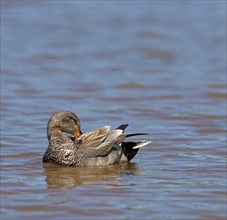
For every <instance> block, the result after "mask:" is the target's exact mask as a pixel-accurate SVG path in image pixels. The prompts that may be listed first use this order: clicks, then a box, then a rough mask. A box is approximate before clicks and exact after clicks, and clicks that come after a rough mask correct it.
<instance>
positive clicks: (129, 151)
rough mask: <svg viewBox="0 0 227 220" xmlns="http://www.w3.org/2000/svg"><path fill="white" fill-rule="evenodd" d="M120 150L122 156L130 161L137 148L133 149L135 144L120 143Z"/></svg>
mask: <svg viewBox="0 0 227 220" xmlns="http://www.w3.org/2000/svg"><path fill="white" fill-rule="evenodd" d="M121 146H122V150H123V153H124V155H125V156H126V157H127V159H128V161H130V160H131V159H132V158H133V157H135V155H136V154H137V152H138V150H139V148H136V149H133V147H135V146H136V143H135V142H122V145H121Z"/></svg>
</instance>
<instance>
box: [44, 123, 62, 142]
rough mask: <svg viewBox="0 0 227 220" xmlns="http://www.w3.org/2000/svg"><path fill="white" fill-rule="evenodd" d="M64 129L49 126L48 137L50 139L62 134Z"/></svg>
mask: <svg viewBox="0 0 227 220" xmlns="http://www.w3.org/2000/svg"><path fill="white" fill-rule="evenodd" d="M61 135H62V130H61V129H60V128H59V127H57V126H56V127H48V128H47V138H48V140H49V141H50V139H51V137H56V136H61Z"/></svg>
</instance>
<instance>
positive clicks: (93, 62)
mask: <svg viewBox="0 0 227 220" xmlns="http://www.w3.org/2000/svg"><path fill="white" fill-rule="evenodd" d="M1 37H2V38H1V219H41V218H42V219H173V220H175V219H217V220H219V219H225V217H226V209H227V207H226V130H227V128H226V2H225V1H143V2H141V1H130V2H128V1H122V2H121V1H111V2H104V1H98V2H97V1H4V0H3V1H1ZM59 109H67V110H71V111H73V112H76V113H77V115H78V116H79V117H80V119H81V123H82V130H83V131H89V130H91V129H95V128H97V127H100V126H103V125H111V126H112V127H117V126H118V125H119V124H121V123H129V124H130V126H129V128H128V132H129V133H130V132H149V133H150V134H151V135H150V136H149V137H148V138H149V139H150V140H152V144H151V145H149V146H147V147H145V148H143V149H141V150H140V151H139V153H138V154H137V156H136V157H135V158H134V159H133V161H132V163H130V164H120V165H119V164H116V165H112V166H107V167H95V168H72V167H71V168H68V167H61V166H56V165H50V164H45V165H44V164H42V162H41V159H42V155H43V153H44V151H45V150H46V147H47V144H48V142H47V138H46V123H47V121H48V119H49V117H50V115H51V114H52V113H53V112H54V111H56V110H59ZM141 138H142V137H141Z"/></svg>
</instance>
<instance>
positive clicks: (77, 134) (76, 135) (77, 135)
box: [73, 131, 81, 138]
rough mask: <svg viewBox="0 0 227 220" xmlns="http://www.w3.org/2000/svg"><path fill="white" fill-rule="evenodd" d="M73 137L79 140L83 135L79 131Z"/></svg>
mask: <svg viewBox="0 0 227 220" xmlns="http://www.w3.org/2000/svg"><path fill="white" fill-rule="evenodd" d="M73 136H74V137H77V138H79V137H80V136H81V133H80V132H79V131H77V132H74V133H73Z"/></svg>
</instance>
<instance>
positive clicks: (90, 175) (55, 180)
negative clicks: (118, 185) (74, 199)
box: [43, 163, 138, 189]
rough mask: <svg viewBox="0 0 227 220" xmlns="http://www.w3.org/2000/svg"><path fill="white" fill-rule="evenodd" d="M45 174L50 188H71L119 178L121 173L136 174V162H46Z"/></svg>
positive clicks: (44, 166) (44, 165)
mask: <svg viewBox="0 0 227 220" xmlns="http://www.w3.org/2000/svg"><path fill="white" fill-rule="evenodd" d="M43 168H44V173H43V174H44V175H45V176H46V182H47V186H48V188H64V189H69V188H73V187H75V186H80V185H87V184H89V183H90V184H92V182H95V181H107V180H117V179H118V178H119V177H120V176H121V175H135V174H136V173H137V172H138V166H137V164H135V163H121V164H113V165H108V166H105V167H64V166H58V165H55V164H50V163H44V164H43Z"/></svg>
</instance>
